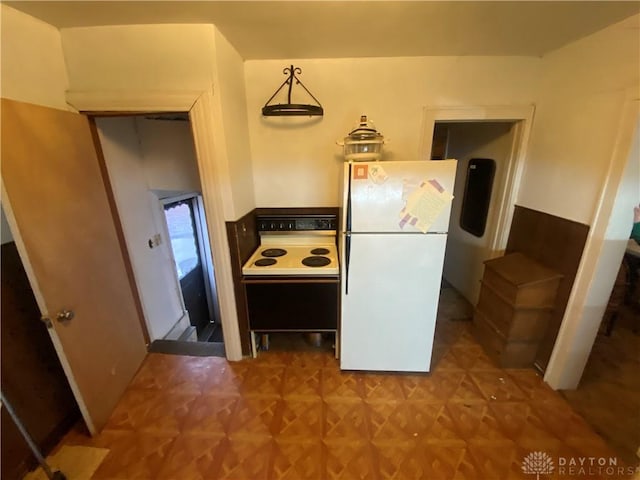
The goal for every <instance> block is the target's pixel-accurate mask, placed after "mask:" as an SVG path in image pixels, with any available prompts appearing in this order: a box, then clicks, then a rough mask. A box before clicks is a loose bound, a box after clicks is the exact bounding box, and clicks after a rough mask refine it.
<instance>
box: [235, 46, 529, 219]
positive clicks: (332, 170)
mask: <svg viewBox="0 0 640 480" xmlns="http://www.w3.org/2000/svg"><path fill="white" fill-rule="evenodd" d="M540 62H541V61H540V59H538V58H524V57H406V58H362V59H316V60H298V61H293V64H294V65H295V66H299V67H301V68H302V74H301V75H300V80H302V82H303V83H304V84H305V86H306V87H307V88H308V89H309V90H310V91H311V92H312V93H313V95H314V96H315V97H316V98H317V99H318V100H319V101H320V102H321V103H322V106H323V107H324V109H325V115H324V117H262V115H261V108H262V106H263V105H264V104H265V102H266V101H267V100H268V99H269V97H270V96H271V95H272V94H273V93H274V91H275V90H276V89H277V87H278V86H279V85H280V84H281V83H282V82H283V81H284V80H285V76H284V75H283V74H282V69H283V68H284V67H285V66H288V64H289V62H284V61H282V60H268V61H248V62H246V63H245V76H246V82H247V83H246V88H247V107H248V118H249V132H250V138H251V153H252V161H253V177H254V185H255V196H256V205H257V206H258V207H268V206H335V205H337V203H338V182H339V175H340V171H341V170H340V169H341V163H342V159H343V157H342V150H341V148H340V147H338V146H337V145H336V144H335V142H336V140H342V139H343V138H344V136H345V135H346V134H347V133H348V132H349V130H350V129H351V128H352V126H353V125H354V124H355V123H356V122H357V121H358V119H359V118H360V115H361V114H367V115H368V116H369V118H370V119H371V120H372V121H373V122H374V123H375V124H376V127H377V128H378V130H379V131H380V132H381V133H382V134H383V135H384V136H385V138H387V139H388V140H389V143H388V145H386V146H385V150H386V153H385V155H384V159H387V160H409V159H417V158H419V155H420V154H421V153H422V152H420V151H419V150H420V145H421V140H422V136H423V133H424V132H423V128H424V127H423V124H422V122H423V119H422V112H423V108H424V107H425V106H455V105H508V104H517V105H527V104H531V103H532V102H534V99H535V91H536V89H537V81H536V79H537V78H538V76H539V69H540ZM292 101H293V102H294V103H302V102H305V103H306V102H311V101H312V100H311V99H310V98H308V97H307V96H306V94H305V93H304V92H303V91H302V89H300V87H297V88H296V87H295V86H294V89H293V98H292Z"/></svg>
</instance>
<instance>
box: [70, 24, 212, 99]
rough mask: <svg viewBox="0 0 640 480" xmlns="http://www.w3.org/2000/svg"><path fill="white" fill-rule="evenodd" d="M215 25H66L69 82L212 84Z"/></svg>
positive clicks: (92, 85)
mask: <svg viewBox="0 0 640 480" xmlns="http://www.w3.org/2000/svg"><path fill="white" fill-rule="evenodd" d="M214 28H215V27H214V26H213V25H195V24H194V25H120V26H104V27H80V28H63V29H61V30H60V33H61V35H62V46H63V48H64V56H65V61H66V65H67V72H68V75H69V88H70V89H71V90H74V91H99V92H103V91H112V90H130V91H140V90H206V89H209V88H210V87H211V83H212V79H213V75H212V67H213V61H212V60H213V55H214V52H213V33H214Z"/></svg>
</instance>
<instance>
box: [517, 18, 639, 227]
mask: <svg viewBox="0 0 640 480" xmlns="http://www.w3.org/2000/svg"><path fill="white" fill-rule="evenodd" d="M639 27H640V16H638V15H636V16H634V17H631V18H629V19H627V20H624V21H623V22H621V23H618V24H616V25H614V26H611V27H609V28H606V29H605V30H602V31H600V32H597V33H595V34H593V35H591V36H589V37H586V38H584V39H582V40H580V41H577V42H575V43H573V44H570V45H568V46H566V47H564V48H561V49H559V50H556V51H555V52H553V53H551V54H550V55H548V56H546V57H544V58H543V60H542V70H541V72H540V73H541V88H540V93H539V94H538V95H537V99H536V104H537V106H536V118H535V121H534V124H533V130H532V133H531V141H530V148H529V152H528V155H527V162H526V167H525V172H524V176H523V180H522V184H521V188H520V193H519V203H520V204H521V205H524V206H526V207H528V208H533V209H535V210H540V211H543V212H548V213H551V214H553V215H557V216H559V217H563V218H568V219H570V220H575V221H577V222H581V223H586V224H591V222H592V218H593V215H594V213H595V208H596V204H597V202H598V197H599V194H600V190H601V188H602V182H603V180H604V178H605V175H606V172H607V166H608V164H609V161H610V159H611V152H612V149H613V146H614V140H615V136H616V133H617V131H618V128H619V122H620V118H621V115H622V108H623V104H624V100H625V95H626V90H627V89H629V88H631V87H633V88H635V89H636V90H637V89H638V88H639V76H640V41H639V37H638V28H639ZM636 98H637V97H636Z"/></svg>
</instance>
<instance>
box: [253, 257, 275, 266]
mask: <svg viewBox="0 0 640 480" xmlns="http://www.w3.org/2000/svg"><path fill="white" fill-rule="evenodd" d="M276 262H277V260H276V259H275V258H260V259H258V260H256V261H255V262H253V264H254V265H255V266H256V267H268V266H269V265H274V264H275V263H276Z"/></svg>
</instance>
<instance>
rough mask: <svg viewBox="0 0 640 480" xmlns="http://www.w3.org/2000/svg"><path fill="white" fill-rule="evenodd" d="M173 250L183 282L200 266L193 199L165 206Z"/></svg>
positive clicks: (179, 275) (179, 276)
mask: <svg viewBox="0 0 640 480" xmlns="http://www.w3.org/2000/svg"><path fill="white" fill-rule="evenodd" d="M164 214H165V217H166V219H167V226H168V227H169V238H170V239H171V249H172V250H173V257H174V258H175V261H176V268H177V270H178V278H179V279H180V280H182V279H183V278H184V277H185V276H186V275H187V274H188V273H189V272H191V271H192V270H193V269H194V268H196V267H197V266H198V265H199V264H200V256H199V255H198V245H197V241H198V240H197V237H196V230H195V222H194V212H193V199H188V200H182V201H179V202H175V203H170V204H167V205H165V207H164Z"/></svg>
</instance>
